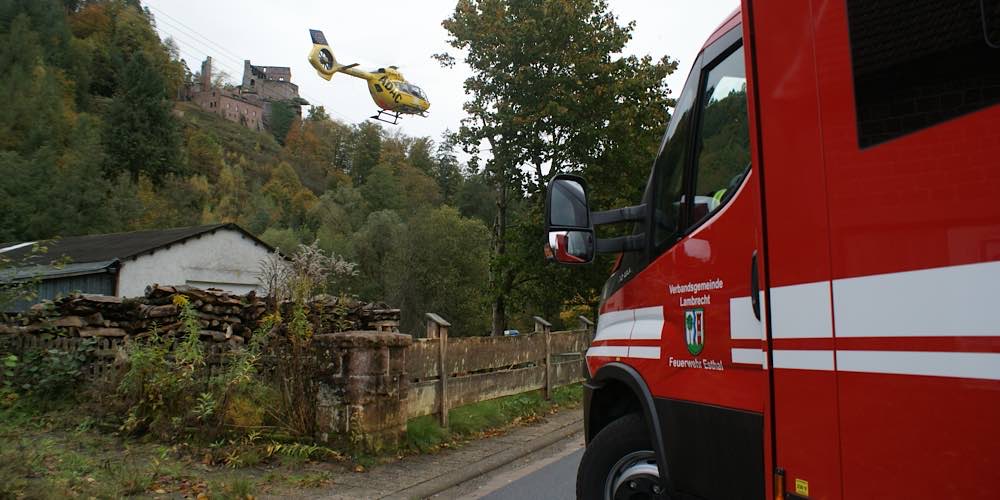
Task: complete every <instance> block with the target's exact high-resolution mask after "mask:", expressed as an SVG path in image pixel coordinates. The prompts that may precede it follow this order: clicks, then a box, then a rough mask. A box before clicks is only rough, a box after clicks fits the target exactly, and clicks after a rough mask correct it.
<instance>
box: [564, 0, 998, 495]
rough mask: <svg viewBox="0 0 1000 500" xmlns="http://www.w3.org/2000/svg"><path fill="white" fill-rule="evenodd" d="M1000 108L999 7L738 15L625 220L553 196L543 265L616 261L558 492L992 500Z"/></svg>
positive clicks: (957, 0) (799, 4)
mask: <svg viewBox="0 0 1000 500" xmlns="http://www.w3.org/2000/svg"><path fill="white" fill-rule="evenodd" d="M998 104H1000V2H997V1H996V0H944V1H929V0H882V1H877V2H876V1H869V0H832V1H831V0H771V1H767V2H754V1H749V0H744V2H743V6H742V8H741V9H739V10H738V11H737V12H735V13H733V14H732V16H731V17H730V18H729V19H727V20H725V22H723V23H722V25H721V26H719V28H718V29H717V30H716V31H715V32H714V33H713V34H712V35H711V36H710V37H709V39H708V41H707V42H706V44H705V46H704V48H703V49H702V50H701V52H700V53H699V55H698V58H697V60H696V61H695V62H694V66H693V69H692V71H691V73H690V75H689V76H688V79H687V81H686V83H685V85H684V89H683V91H682V93H681V95H680V97H679V99H678V101H677V104H676V108H675V109H674V110H673V115H672V118H671V120H670V124H669V126H668V128H667V131H666V133H665V135H664V137H663V142H662V145H661V147H660V151H659V153H658V155H657V157H656V158H655V160H654V162H653V166H652V172H651V174H650V176H649V181H648V184H647V186H646V190H645V194H644V195H643V198H642V200H641V202H640V204H638V205H636V206H632V207H626V208H619V209H615V210H609V211H603V212H591V211H590V207H589V206H588V202H587V186H586V183H585V181H584V179H581V178H579V177H574V176H568V175H561V176H557V177H556V178H554V179H553V180H552V182H551V183H550V185H549V190H548V200H547V208H546V212H547V215H546V226H547V227H546V231H547V233H548V240H547V242H548V245H549V246H550V247H553V248H550V249H549V251H548V252H547V254H548V255H549V257H550V258H551V259H553V260H556V261H562V262H564V263H580V262H590V261H592V260H593V258H594V254H595V253H600V252H605V253H620V257H619V259H618V261H617V264H616V265H615V267H614V269H613V271H612V274H611V277H610V279H609V280H608V282H607V284H606V285H605V288H604V291H603V295H602V300H603V302H602V305H601V309H600V317H599V320H598V326H597V330H596V334H595V339H594V341H593V344H592V345H591V347H590V349H589V351H588V352H587V367H588V371H589V373H588V374H587V375H588V380H587V382H586V396H585V403H586V404H585V410H584V411H585V416H586V419H585V422H586V439H587V442H588V445H587V450H586V452H585V454H584V457H583V460H582V463H581V465H580V469H579V473H578V477H577V493H578V495H579V496H580V497H581V498H601V499H610V498H701V499H738V498H765V497H766V498H776V499H780V498H811V499H821V498H852V499H853V498H863V499H867V498H907V499H909V498H934V499H940V498H962V499H970V498H979V499H985V498H1000V105H998ZM612 223H631V224H633V227H634V230H633V232H632V233H631V234H630V235H628V236H623V237H617V238H606V239H602V238H598V237H597V236H595V233H594V226H599V225H605V224H612Z"/></svg>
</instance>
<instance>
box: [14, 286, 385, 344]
mask: <svg viewBox="0 0 1000 500" xmlns="http://www.w3.org/2000/svg"><path fill="white" fill-rule="evenodd" d="M178 297H183V299H178ZM181 302H186V303H187V304H189V305H190V306H191V309H192V310H193V311H194V313H195V318H193V319H194V321H196V322H197V327H198V331H199V334H200V335H201V337H202V338H204V339H206V340H209V339H210V340H213V341H215V342H230V343H237V344H239V343H243V342H244V340H245V339H247V338H248V337H249V336H250V335H252V334H253V330H254V329H256V328H257V327H258V325H259V324H260V320H261V318H262V316H263V315H264V313H265V311H266V309H267V304H266V303H265V301H264V300H263V299H261V298H258V297H257V296H256V294H255V293H254V292H250V293H249V294H247V295H233V294H231V293H228V292H225V291H222V290H218V289H214V288H209V289H207V290H203V289H199V288H194V287H191V286H184V285H181V286H164V285H151V286H149V287H147V288H146V294H145V296H143V297H138V298H134V299H122V298H120V297H109V296H105V295H83V294H72V295H69V296H66V297H62V298H59V299H56V300H55V301H51V302H48V301H47V302H43V303H41V304H37V305H35V306H33V307H32V309H31V311H29V313H28V314H27V315H25V316H24V317H22V318H20V319H18V320H17V321H16V322H15V323H8V324H4V323H0V334H5V333H44V332H51V333H60V334H62V335H69V336H73V337H76V336H79V337H137V336H146V335H149V334H151V333H152V332H153V331H154V330H155V331H156V332H159V333H160V334H161V335H171V334H175V333H180V332H185V331H186V326H185V322H184V320H183V318H182V317H181V316H182V315H181V306H180V305H179V304H180V303H181ZM293 308H294V304H293V303H292V302H285V303H282V304H281V307H280V310H281V313H282V316H283V317H286V318H291V317H292V312H293ZM306 315H307V317H308V318H309V322H310V323H311V324H312V327H313V330H314V331H316V332H325V333H333V332H339V331H347V330H374V331H385V332H397V331H399V309H393V308H390V307H389V306H387V305H386V304H383V303H365V302H361V301H358V300H356V299H353V298H350V297H334V296H329V295H321V296H319V297H316V298H315V299H313V300H311V301H309V302H308V303H307V304H306Z"/></svg>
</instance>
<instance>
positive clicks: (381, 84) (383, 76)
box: [309, 30, 431, 125]
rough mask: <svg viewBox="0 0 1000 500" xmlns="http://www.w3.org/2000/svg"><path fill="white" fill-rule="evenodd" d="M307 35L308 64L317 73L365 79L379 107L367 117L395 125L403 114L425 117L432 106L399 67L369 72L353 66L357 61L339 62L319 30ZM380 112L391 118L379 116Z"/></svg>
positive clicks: (326, 77)
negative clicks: (308, 44)
mask: <svg viewBox="0 0 1000 500" xmlns="http://www.w3.org/2000/svg"><path fill="white" fill-rule="evenodd" d="M309 36H311V37H312V42H313V48H312V51H311V52H310V53H309V64H312V66H313V68H316V72H317V73H319V76H321V77H323V78H324V79H326V80H329V79H330V78H332V77H333V74H334V73H337V72H340V73H344V74H346V75H351V76H353V77H357V78H362V79H364V80H367V81H368V92H370V93H371V95H372V99H373V100H374V101H375V104H378V106H379V108H381V109H379V110H378V113H377V114H375V115H372V116H371V117H370V118H373V119H375V120H378V121H381V122H385V123H390V124H392V125H395V124H396V123H398V122H399V118H400V116H401V115H404V114H406V115H420V116H427V108H430V107H431V103H430V102H428V101H427V95H426V94H424V91H423V90H420V87H417V86H416V85H414V84H412V83H409V82H407V81H406V79H405V78H403V74H402V73H400V72H399V68H397V67H395V66H389V67H388V68H379V69H377V70H375V71H371V72H369V71H363V70H360V69H355V67H356V66H357V65H358V64H357V63H354V64H338V63H337V59H336V58H335V57H333V50H331V49H330V45H329V44H327V43H326V37H325V36H324V35H323V32H322V31H319V30H309ZM383 114H384V115H385V116H386V117H388V118H391V119H392V121H389V120H387V119H385V118H382V115H383Z"/></svg>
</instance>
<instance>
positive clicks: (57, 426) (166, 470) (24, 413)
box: [0, 385, 582, 499]
mask: <svg viewBox="0 0 1000 500" xmlns="http://www.w3.org/2000/svg"><path fill="white" fill-rule="evenodd" d="M581 399H582V391H581V388H580V386H579V385H573V386H567V387H562V388H559V389H557V390H555V391H554V392H553V397H552V399H551V400H550V401H545V400H544V398H543V397H542V395H541V393H540V392H531V393H525V394H518V395H515V396H508V397H505V398H499V399H494V400H491V401H483V402H480V403H475V404H471V405H467V406H463V407H459V408H455V409H453V410H452V411H451V412H449V421H450V423H451V427H450V429H443V428H441V427H440V426H439V425H438V424H437V421H436V419H435V418H434V417H433V416H426V417H420V418H415V419H412V420H410V421H409V422H408V424H407V438H406V442H405V443H404V444H403V445H402V446H401V448H400V449H396V450H387V454H386V455H383V456H365V455H359V456H355V457H352V458H353V463H348V462H344V460H343V456H341V455H340V454H338V453H337V452H336V451H333V450H330V449H328V448H324V447H321V446H315V445H305V444H296V443H280V444H279V443H276V442H275V443H270V444H266V445H264V446H263V447H258V448H257V451H253V450H252V449H251V450H249V452H248V450H247V449H243V448H240V447H239V446H234V447H232V450H236V451H239V452H240V454H239V456H234V457H233V461H232V463H226V462H224V461H223V462H220V461H218V460H215V464H216V465H206V463H205V458H208V457H205V456H204V455H205V454H209V453H211V452H212V450H211V449H205V448H200V447H198V446H197V445H190V444H187V443H180V444H176V445H164V444H162V443H158V442H156V441H152V440H141V439H135V438H130V437H126V436H122V435H119V434H118V433H117V432H114V431H113V429H109V428H108V427H107V426H103V425H100V423H99V422H95V421H94V420H92V419H88V418H87V417H85V416H81V414H80V411H79V409H78V408H76V407H74V406H64V407H62V408H60V409H56V410H51V411H45V412H41V411H38V410H37V409H30V408H24V407H17V406H15V407H13V408H0V499H6V498H43V499H44V498H121V497H126V496H143V497H146V496H156V495H162V494H164V493H168V494H172V495H174V496H177V495H183V496H186V497H189V498H195V497H198V496H199V495H200V494H204V495H205V496H207V497H208V498H220V499H235V498H247V497H248V496H252V495H258V494H260V493H267V492H270V493H271V494H276V495H278V496H281V495H282V493H285V492H291V491H295V490H299V489H303V488H318V487H326V486H329V485H330V484H333V482H334V477H335V475H336V473H337V472H338V471H339V472H346V471H347V470H350V469H348V467H351V466H353V467H351V468H353V470H355V471H358V470H359V469H358V467H360V470H364V469H366V468H369V467H371V466H373V465H376V464H378V463H380V462H382V461H384V460H385V459H387V458H389V457H388V454H389V453H391V454H392V455H394V456H398V455H400V454H404V453H426V452H435V451H438V450H440V449H442V448H448V447H451V446H453V445H455V444H457V443H459V442H461V441H462V440H466V439H470V438H474V437H481V436H487V435H491V434H496V433H501V432H504V431H505V430H506V429H508V428H510V427H512V426H516V425H519V424H523V423H527V422H531V421H534V420H536V419H538V418H540V417H542V416H544V415H546V414H549V413H552V412H554V411H557V410H559V409H561V408H572V407H574V406H577V405H579V403H580V401H581ZM258 443H260V441H258ZM261 449H264V450H266V451H265V452H264V454H266V455H268V456H269V457H270V458H268V459H267V460H264V459H263V458H262V457H261V456H260V454H261V452H260V451H259V450H261ZM255 453H256V455H255Z"/></svg>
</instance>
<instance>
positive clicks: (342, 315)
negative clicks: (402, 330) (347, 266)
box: [282, 295, 399, 333]
mask: <svg viewBox="0 0 1000 500" xmlns="http://www.w3.org/2000/svg"><path fill="white" fill-rule="evenodd" d="M293 307H294V304H292V303H291V302H286V303H284V304H282V314H283V315H285V316H286V317H290V314H291V312H292V308H293ZM306 315H307V316H308V317H309V321H310V323H312V327H313V330H314V331H317V332H325V333H335V332H344V331H351V330H367V331H384V332H398V331H399V309H393V308H390V307H389V306H388V305H386V304H384V303H381V302H371V303H366V302H361V301H359V300H357V299H354V298H351V297H335V296H331V295H320V296H317V297H316V298H314V299H313V300H312V301H310V302H309V303H308V304H306Z"/></svg>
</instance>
